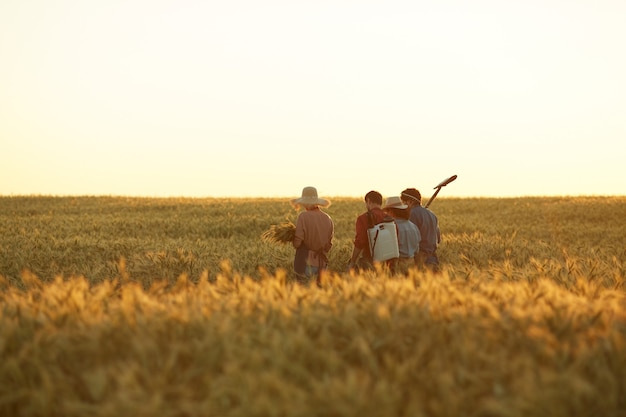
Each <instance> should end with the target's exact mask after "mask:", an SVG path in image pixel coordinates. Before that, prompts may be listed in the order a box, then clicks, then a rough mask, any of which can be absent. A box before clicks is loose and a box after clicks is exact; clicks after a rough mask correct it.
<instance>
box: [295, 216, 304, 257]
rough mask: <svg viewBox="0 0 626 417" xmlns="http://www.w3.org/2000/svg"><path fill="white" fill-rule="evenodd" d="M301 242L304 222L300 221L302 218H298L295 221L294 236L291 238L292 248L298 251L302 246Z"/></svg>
mask: <svg viewBox="0 0 626 417" xmlns="http://www.w3.org/2000/svg"><path fill="white" fill-rule="evenodd" d="M302 242H304V222H303V221H302V216H298V219H297V220H296V234H295V236H294V238H293V247H294V248H296V249H298V248H299V247H300V246H302Z"/></svg>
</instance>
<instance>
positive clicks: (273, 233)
mask: <svg viewBox="0 0 626 417" xmlns="http://www.w3.org/2000/svg"><path fill="white" fill-rule="evenodd" d="M295 236H296V225H295V224H293V222H291V221H290V220H287V221H284V222H282V223H280V224H273V225H272V226H270V228H269V229H267V230H266V231H265V232H263V234H261V240H263V241H264V242H270V243H282V244H287V243H291V242H293V238H294V237H295Z"/></svg>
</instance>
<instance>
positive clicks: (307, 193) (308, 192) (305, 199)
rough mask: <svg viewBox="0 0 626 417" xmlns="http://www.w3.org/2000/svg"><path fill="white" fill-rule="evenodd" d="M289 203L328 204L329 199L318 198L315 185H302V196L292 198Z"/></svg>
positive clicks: (323, 205) (325, 205)
mask: <svg viewBox="0 0 626 417" xmlns="http://www.w3.org/2000/svg"><path fill="white" fill-rule="evenodd" d="M291 204H292V205H294V206H321V207H328V206H330V201H328V200H326V199H324V198H319V197H318V196H317V189H316V188H315V187H304V188H303V189H302V197H300V198H294V199H293V200H291Z"/></svg>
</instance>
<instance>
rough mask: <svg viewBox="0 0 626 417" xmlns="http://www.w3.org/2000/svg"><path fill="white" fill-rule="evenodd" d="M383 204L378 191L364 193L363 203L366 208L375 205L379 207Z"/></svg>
mask: <svg viewBox="0 0 626 417" xmlns="http://www.w3.org/2000/svg"><path fill="white" fill-rule="evenodd" d="M382 204H383V196H382V194H381V193H379V192H378V191H370V192H369V193H367V194H365V205H366V206H367V209H368V210H370V209H373V208H375V207H380V206H382Z"/></svg>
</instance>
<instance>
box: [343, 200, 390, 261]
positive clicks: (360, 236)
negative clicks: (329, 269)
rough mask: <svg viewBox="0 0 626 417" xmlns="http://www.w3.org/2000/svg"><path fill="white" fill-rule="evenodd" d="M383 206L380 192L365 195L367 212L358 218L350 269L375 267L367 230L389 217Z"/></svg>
mask: <svg viewBox="0 0 626 417" xmlns="http://www.w3.org/2000/svg"><path fill="white" fill-rule="evenodd" d="M382 204H383V196H382V195H381V194H380V193H379V192H378V191H370V192H368V193H367V194H365V207H366V209H367V210H366V211H365V212H364V213H361V214H360V215H359V216H358V217H357V218H356V224H355V236H354V248H353V249H352V256H351V257H350V264H349V265H348V269H354V268H358V269H371V268H372V267H373V265H374V262H373V260H372V254H371V253H370V248H369V241H368V239H367V229H369V228H370V227H372V226H373V225H375V224H378V223H380V222H382V221H383V219H385V217H386V216H387V213H385V212H384V211H383V210H382V208H381V206H382Z"/></svg>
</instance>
